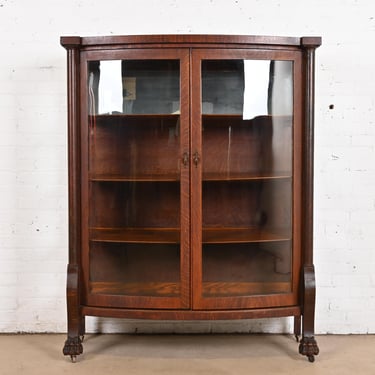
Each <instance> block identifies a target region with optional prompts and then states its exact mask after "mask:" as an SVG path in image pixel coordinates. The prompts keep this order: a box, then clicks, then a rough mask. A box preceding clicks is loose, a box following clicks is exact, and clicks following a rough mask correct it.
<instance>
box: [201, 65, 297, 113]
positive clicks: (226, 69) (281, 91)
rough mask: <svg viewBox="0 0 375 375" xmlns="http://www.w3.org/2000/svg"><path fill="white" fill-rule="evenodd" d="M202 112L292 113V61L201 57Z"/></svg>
mask: <svg viewBox="0 0 375 375" xmlns="http://www.w3.org/2000/svg"><path fill="white" fill-rule="evenodd" d="M202 113H204V114H210V113H217V114H219V113H221V114H242V115H243V118H244V119H245V120H248V119H252V118H254V117H256V116H262V115H287V116H291V115H292V113H293V62H292V61H281V60H280V61H278V60H219V61H218V60H205V61H203V62H202Z"/></svg>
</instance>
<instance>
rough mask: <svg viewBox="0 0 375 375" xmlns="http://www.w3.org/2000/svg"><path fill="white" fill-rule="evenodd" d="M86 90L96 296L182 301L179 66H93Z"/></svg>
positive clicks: (141, 62)
mask: <svg viewBox="0 0 375 375" xmlns="http://www.w3.org/2000/svg"><path fill="white" fill-rule="evenodd" d="M87 84H88V105H89V111H88V126H89V184H90V185H89V190H90V194H89V199H90V201H89V218H88V223H89V246H90V249H89V251H90V253H89V261H90V286H89V287H90V290H91V292H92V293H95V294H107V295H108V294H110V295H126V296H151V297H180V295H181V282H180V165H179V155H180V130H179V126H180V125H179V124H180V115H179V112H180V65H179V60H108V61H91V62H89V64H88V82H87ZM144 115H145V116H144Z"/></svg>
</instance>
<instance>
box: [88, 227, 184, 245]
mask: <svg viewBox="0 0 375 375" xmlns="http://www.w3.org/2000/svg"><path fill="white" fill-rule="evenodd" d="M90 239H91V241H94V242H126V243H164V244H178V243H179V242H180V231H179V229H178V228H92V229H91V230H90Z"/></svg>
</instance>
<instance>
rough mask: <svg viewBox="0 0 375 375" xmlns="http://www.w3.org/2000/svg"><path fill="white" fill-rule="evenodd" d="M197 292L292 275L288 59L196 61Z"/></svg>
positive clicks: (258, 288)
mask: <svg viewBox="0 0 375 375" xmlns="http://www.w3.org/2000/svg"><path fill="white" fill-rule="evenodd" d="M201 105H202V163H203V170H202V226H203V228H202V238H203V245H202V254H203V258H202V262H203V263H202V272H203V274H202V282H203V295H204V296H205V297H214V296H223V297H225V296H227V297H229V296H250V295H261V294H274V293H287V292H290V291H291V282H292V274H291V269H292V264H291V261H292V257H291V255H292V186H293V178H292V170H293V168H292V125H293V62H292V61H275V60H224V61H220V60H206V61H203V62H202V103H201Z"/></svg>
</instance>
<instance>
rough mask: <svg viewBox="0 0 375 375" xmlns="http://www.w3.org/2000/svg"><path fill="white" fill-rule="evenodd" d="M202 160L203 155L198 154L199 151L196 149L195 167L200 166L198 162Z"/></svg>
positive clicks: (194, 156)
mask: <svg viewBox="0 0 375 375" xmlns="http://www.w3.org/2000/svg"><path fill="white" fill-rule="evenodd" d="M200 160H201V157H200V155H199V154H198V151H195V152H194V155H193V162H194V164H195V167H198V163H199V162H200Z"/></svg>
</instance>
